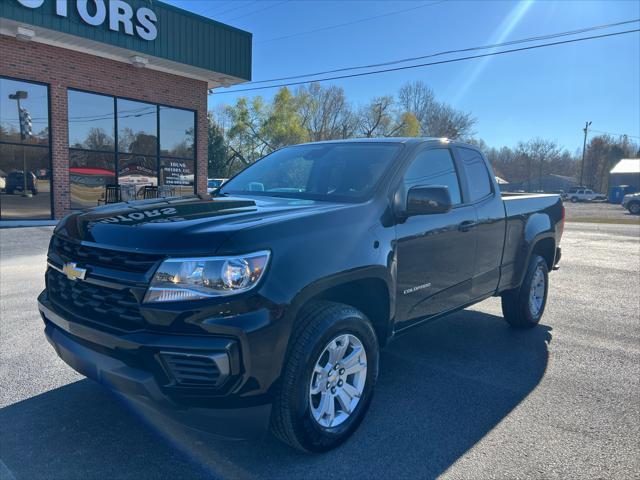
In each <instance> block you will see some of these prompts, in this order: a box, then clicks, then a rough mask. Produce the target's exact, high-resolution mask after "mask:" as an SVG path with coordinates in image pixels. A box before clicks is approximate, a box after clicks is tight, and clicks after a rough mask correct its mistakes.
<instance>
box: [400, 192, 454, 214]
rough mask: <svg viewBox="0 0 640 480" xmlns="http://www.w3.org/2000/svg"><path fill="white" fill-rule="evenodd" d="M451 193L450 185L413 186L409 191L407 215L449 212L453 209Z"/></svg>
mask: <svg viewBox="0 0 640 480" xmlns="http://www.w3.org/2000/svg"><path fill="white" fill-rule="evenodd" d="M451 207H452V204H451V195H449V188H448V187H440V186H432V187H420V186H417V187H412V188H410V189H409V192H408V193H407V208H406V215H407V217H412V216H414V215H430V214H434V213H447V212H448V211H449V210H451Z"/></svg>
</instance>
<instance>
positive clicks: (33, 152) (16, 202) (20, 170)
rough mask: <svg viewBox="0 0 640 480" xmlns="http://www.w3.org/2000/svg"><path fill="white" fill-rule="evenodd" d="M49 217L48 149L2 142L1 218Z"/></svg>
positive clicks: (0, 174) (0, 169)
mask: <svg viewBox="0 0 640 480" xmlns="http://www.w3.org/2000/svg"><path fill="white" fill-rule="evenodd" d="M25 172H26V175H25ZM49 218H51V171H50V169H49V149H48V148H43V147H33V146H24V145H9V144H0V219H2V220H20V219H49Z"/></svg>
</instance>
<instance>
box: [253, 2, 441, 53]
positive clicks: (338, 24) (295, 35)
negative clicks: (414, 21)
mask: <svg viewBox="0 0 640 480" xmlns="http://www.w3.org/2000/svg"><path fill="white" fill-rule="evenodd" d="M446 1H448V0H437V1H435V2H431V3H428V4H426V5H418V6H417V7H411V8H405V9H403V10H395V11H393V12H388V13H384V14H381V15H375V16H373V17H367V18H361V19H359V20H353V21H350V22H345V23H337V24H334V25H327V26H325V27H320V28H315V29H313V30H307V31H304V32H298V33H291V34H289V35H283V36H281V37H274V38H267V39H266V40H260V41H259V42H254V44H255V45H259V44H262V43H267V42H275V41H276V40H284V39H285V38H293V37H299V36H300V35H307V34H309V33H316V32H323V31H325V30H331V29H333V28H339V27H346V26H348V25H354V24H356V23H362V22H368V21H370V20H376V19H378V18H384V17H390V16H391V15H399V14H401V13H405V12H410V11H413V10H418V9H419V8H425V7H431V6H433V5H438V4H439V3H444V2H446Z"/></svg>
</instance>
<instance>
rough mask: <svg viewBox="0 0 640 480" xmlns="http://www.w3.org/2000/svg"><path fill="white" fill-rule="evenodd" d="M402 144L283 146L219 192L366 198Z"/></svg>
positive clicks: (236, 177)
mask: <svg viewBox="0 0 640 480" xmlns="http://www.w3.org/2000/svg"><path fill="white" fill-rule="evenodd" d="M401 148H402V145H401V144H399V143H355V142H354V143H328V144H315V145H297V146H293V147H287V148H283V149H282V150H278V151H276V152H273V153H272V154H270V155H267V156H266V157H264V158H263V159H261V160H259V161H257V162H256V163H254V164H253V165H251V166H249V167H248V168H246V169H245V170H244V171H242V172H240V173H239V174H238V175H236V176H235V177H234V178H232V179H231V180H229V181H228V182H227V183H226V184H225V185H224V186H223V187H222V190H221V191H220V194H222V195H225V194H235V195H238V194H246V195H265V196H275V197H292V198H302V199H309V200H321V201H322V200H325V201H346V202H357V201H362V200H365V199H367V198H368V197H369V196H370V195H371V193H372V192H373V189H374V187H375V186H376V185H377V184H378V183H379V182H380V180H381V179H382V177H383V175H384V174H385V173H386V171H387V170H388V169H389V166H390V165H391V163H392V161H393V159H394V158H395V156H396V155H397V154H398V152H399V151H400V149H401Z"/></svg>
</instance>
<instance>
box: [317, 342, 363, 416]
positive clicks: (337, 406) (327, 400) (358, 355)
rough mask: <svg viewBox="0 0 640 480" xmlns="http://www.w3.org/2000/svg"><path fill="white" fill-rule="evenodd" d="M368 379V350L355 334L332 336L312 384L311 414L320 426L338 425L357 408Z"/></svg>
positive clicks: (323, 352) (318, 364) (322, 354)
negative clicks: (366, 350)
mask: <svg viewBox="0 0 640 480" xmlns="http://www.w3.org/2000/svg"><path fill="white" fill-rule="evenodd" d="M366 380H367V354H366V352H365V350H364V346H363V345H362V342H361V341H360V340H359V339H358V337H356V336H355V335H351V334H343V335H339V336H337V337H335V338H334V339H333V340H331V341H330V342H329V343H328V344H327V346H326V347H324V350H322V353H321V354H320V357H319V358H318V360H317V361H316V364H315V366H314V368H313V373H312V374H311V384H310V385H309V406H310V408H311V414H312V416H313V418H314V420H315V421H316V422H318V424H319V425H320V426H321V427H325V428H331V427H336V426H338V425H340V424H341V423H343V422H344V421H345V420H347V419H348V418H349V415H351V413H352V412H353V411H354V410H355V408H356V406H357V405H358V402H359V401H360V397H361V396H362V392H363V391H364V386H365V382H366Z"/></svg>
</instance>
